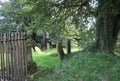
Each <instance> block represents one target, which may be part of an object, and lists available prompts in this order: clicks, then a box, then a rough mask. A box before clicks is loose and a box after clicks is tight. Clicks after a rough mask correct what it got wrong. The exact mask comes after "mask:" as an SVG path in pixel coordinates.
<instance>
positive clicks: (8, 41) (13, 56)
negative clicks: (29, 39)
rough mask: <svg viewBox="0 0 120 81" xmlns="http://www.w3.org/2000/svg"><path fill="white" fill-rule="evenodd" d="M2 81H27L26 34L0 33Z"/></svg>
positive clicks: (0, 72) (0, 74)
mask: <svg viewBox="0 0 120 81" xmlns="http://www.w3.org/2000/svg"><path fill="white" fill-rule="evenodd" d="M0 81H27V62H26V40H25V32H10V33H0Z"/></svg>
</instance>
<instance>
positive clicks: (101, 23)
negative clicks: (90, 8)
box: [90, 0, 120, 53]
mask: <svg viewBox="0 0 120 81" xmlns="http://www.w3.org/2000/svg"><path fill="white" fill-rule="evenodd" d="M118 1H119V0H118ZM119 2H120V1H119ZM102 5H103V4H101V5H100V6H102ZM114 5H115V4H114ZM100 12H102V13H103V14H101V13H100ZM119 30H120V14H117V15H113V14H112V9H111V8H110V7H109V8H107V9H106V10H105V11H103V10H102V9H101V7H100V11H99V13H98V16H97V21H96V41H95V44H94V45H93V47H92V48H91V49H90V51H92V52H98V51H99V52H107V53H114V48H115V44H116V41H117V36H118V33H119Z"/></svg>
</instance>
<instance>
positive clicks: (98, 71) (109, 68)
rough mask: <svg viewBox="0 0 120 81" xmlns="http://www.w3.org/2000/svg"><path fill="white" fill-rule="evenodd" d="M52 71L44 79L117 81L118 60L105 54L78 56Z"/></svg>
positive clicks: (60, 80)
mask: <svg viewBox="0 0 120 81" xmlns="http://www.w3.org/2000/svg"><path fill="white" fill-rule="evenodd" d="M53 71H54V72H51V73H52V74H51V73H50V74H48V75H46V76H45V78H48V79H52V81H56V80H57V81H80V80H84V81H102V80H106V81H119V80H120V59H119V58H118V57H116V56H113V55H112V54H105V53H97V54H92V53H84V54H78V55H76V56H74V57H73V58H72V59H70V60H69V61H68V62H66V61H65V62H64V63H62V64H61V65H59V66H57V67H55V68H54V70H53ZM56 78H57V79H56ZM55 79H56V80H55Z"/></svg>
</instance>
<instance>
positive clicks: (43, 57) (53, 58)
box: [33, 49, 60, 68]
mask: <svg viewBox="0 0 120 81" xmlns="http://www.w3.org/2000/svg"><path fill="white" fill-rule="evenodd" d="M33 61H35V62H36V63H37V66H42V67H48V68H52V67H54V66H55V65H57V64H59V63H60V61H59V58H58V56H57V54H56V50H55V49H50V50H48V51H43V53H42V54H37V52H33Z"/></svg>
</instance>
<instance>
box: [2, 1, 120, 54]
mask: <svg viewBox="0 0 120 81" xmlns="http://www.w3.org/2000/svg"><path fill="white" fill-rule="evenodd" d="M119 3H120V1H119V0H116V1H113V0H109V1H108V0H75V1H73V0H36V1H35V0H17V1H15V0H10V2H7V3H5V4H4V5H3V6H2V8H1V11H2V13H4V16H3V14H1V16H2V17H4V18H3V19H1V20H3V21H5V20H4V19H5V18H7V20H9V21H10V23H12V26H13V25H18V24H19V23H21V22H24V24H25V26H26V30H27V32H28V34H32V32H33V30H34V31H35V32H37V33H38V34H39V33H40V32H41V31H44V32H46V31H47V32H49V33H50V35H51V39H52V40H54V41H56V42H58V43H59V42H61V41H62V40H63V39H64V38H65V36H68V38H69V37H70V34H71V32H70V31H68V30H70V29H72V30H75V31H76V32H78V33H77V35H78V36H77V35H75V36H76V37H77V39H79V40H78V41H79V42H82V39H83V40H86V41H87V40H89V41H90V42H93V41H95V43H94V45H92V46H91V47H90V49H89V50H90V51H92V52H97V51H100V52H103V51H104V52H109V53H113V52H114V47H115V44H116V40H117V36H118V32H119V26H120V25H119V17H120V16H119V12H120V8H119ZM5 5H7V6H5ZM8 6H9V7H8ZM11 21H12V22H11ZM70 26H72V27H70ZM95 31H96V38H95V39H94V33H95ZM73 33H74V32H73ZM88 33H89V34H88ZM67 34H69V35H67ZM79 35H80V36H79ZM84 36H85V37H84ZM90 36H91V37H90ZM76 37H75V38H76ZM88 37H89V38H90V39H88ZM73 38H74V37H73ZM85 43H86V42H84V44H83V43H82V44H83V45H84V46H85ZM86 45H88V44H86Z"/></svg>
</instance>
